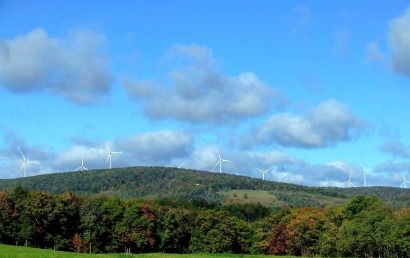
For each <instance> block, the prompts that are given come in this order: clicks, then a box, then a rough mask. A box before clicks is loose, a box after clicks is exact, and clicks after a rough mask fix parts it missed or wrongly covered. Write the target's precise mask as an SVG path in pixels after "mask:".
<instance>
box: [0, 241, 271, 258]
mask: <svg viewBox="0 0 410 258" xmlns="http://www.w3.org/2000/svg"><path fill="white" fill-rule="evenodd" d="M27 257H28V258H31V257H33V258H34V257H35V258H37V257H41V258H86V257H88V258H93V257H100V258H115V257H136V258H137V257H138V258H139V257H142V258H195V257H199V258H214V257H216V258H234V257H243V258H263V257H266V258H267V257H270V258H272V257H274V256H264V255H241V254H163V253H152V254H79V253H70V252H59V251H53V250H44V249H36V248H30V247H19V246H10V245H1V244H0V258H27Z"/></svg>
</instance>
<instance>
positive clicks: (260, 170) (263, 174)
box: [255, 166, 273, 180]
mask: <svg viewBox="0 0 410 258" xmlns="http://www.w3.org/2000/svg"><path fill="white" fill-rule="evenodd" d="M272 168H273V166H272V167H270V168H268V169H266V170H262V169H259V168H255V169H256V170H258V171H259V172H261V173H262V180H265V173H266V172H268V171H269V170H271V169H272Z"/></svg>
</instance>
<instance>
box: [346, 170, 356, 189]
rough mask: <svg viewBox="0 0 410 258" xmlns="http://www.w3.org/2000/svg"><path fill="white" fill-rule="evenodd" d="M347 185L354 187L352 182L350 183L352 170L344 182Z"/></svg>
mask: <svg viewBox="0 0 410 258" xmlns="http://www.w3.org/2000/svg"><path fill="white" fill-rule="evenodd" d="M344 183H345V184H346V185H347V187H354V184H353V183H352V171H350V172H349V180H348V181H346V182H344Z"/></svg>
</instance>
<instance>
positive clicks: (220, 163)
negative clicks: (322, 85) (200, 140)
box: [214, 149, 233, 173]
mask: <svg viewBox="0 0 410 258" xmlns="http://www.w3.org/2000/svg"><path fill="white" fill-rule="evenodd" d="M216 151H217V153H218V157H219V160H218V162H216V164H215V166H214V170H215V168H216V167H217V166H218V165H219V173H222V162H233V161H232V160H227V159H222V157H221V154H219V150H218V149H216Z"/></svg>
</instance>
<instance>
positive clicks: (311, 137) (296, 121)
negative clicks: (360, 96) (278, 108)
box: [252, 99, 364, 148]
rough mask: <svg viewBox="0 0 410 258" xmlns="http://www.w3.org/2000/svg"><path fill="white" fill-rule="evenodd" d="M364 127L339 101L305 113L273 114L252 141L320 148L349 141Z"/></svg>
mask: <svg viewBox="0 0 410 258" xmlns="http://www.w3.org/2000/svg"><path fill="white" fill-rule="evenodd" d="M363 128H364V122H363V121H361V120H360V119H358V118H356V117H355V116H354V115H353V114H352V113H351V112H350V110H349V109H348V108H347V107H346V106H345V105H343V104H341V103H339V102H337V101H336V100H333V99H332V100H328V101H325V102H322V103H320V104H319V106H318V107H316V108H314V109H312V110H310V111H309V112H307V113H306V114H304V115H294V114H290V113H285V114H279V115H274V116H272V117H271V118H270V119H269V120H268V121H266V122H264V123H263V124H261V125H260V126H259V127H258V128H257V129H256V130H255V132H254V133H253V134H252V138H253V142H256V143H259V144H265V145H268V144H271V143H277V144H279V145H282V146H286V147H301V148H319V147H327V146H330V145H334V144H336V143H338V142H342V141H349V140H351V139H353V138H354V137H355V136H357V135H358V134H359V133H360V132H361V131H362V130H363Z"/></svg>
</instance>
